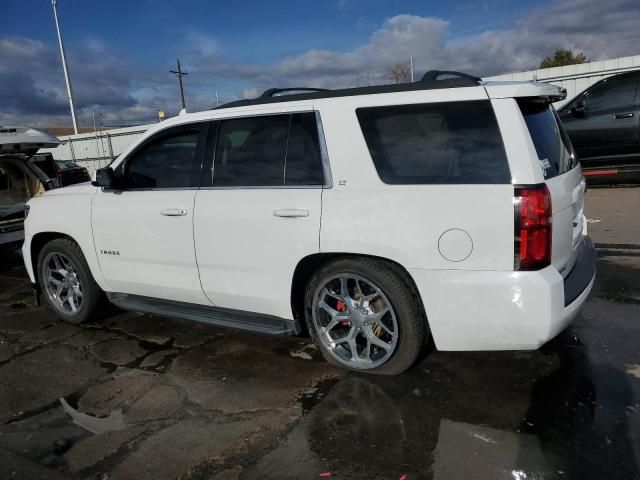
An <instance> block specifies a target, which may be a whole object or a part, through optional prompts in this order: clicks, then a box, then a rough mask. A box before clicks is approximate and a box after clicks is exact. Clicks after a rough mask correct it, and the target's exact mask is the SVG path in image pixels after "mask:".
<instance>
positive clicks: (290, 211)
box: [273, 208, 309, 218]
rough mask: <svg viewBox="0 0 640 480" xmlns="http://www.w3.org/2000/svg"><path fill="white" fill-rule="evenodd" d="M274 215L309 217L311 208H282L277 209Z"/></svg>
mask: <svg viewBox="0 0 640 480" xmlns="http://www.w3.org/2000/svg"><path fill="white" fill-rule="evenodd" d="M273 215H274V216H276V217H284V218H296V217H308V216H309V210H304V209H301V208H281V209H279V210H275V211H274V212H273Z"/></svg>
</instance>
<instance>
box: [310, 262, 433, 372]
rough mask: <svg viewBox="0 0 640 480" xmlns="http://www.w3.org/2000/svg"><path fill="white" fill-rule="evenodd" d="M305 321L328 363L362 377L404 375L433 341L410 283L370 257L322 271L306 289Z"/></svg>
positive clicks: (387, 264)
mask: <svg viewBox="0 0 640 480" xmlns="http://www.w3.org/2000/svg"><path fill="white" fill-rule="evenodd" d="M344 285H346V290H345V287H344ZM305 319H306V322H307V327H308V329H309V333H310V335H311V338H312V339H313V341H314V342H315V343H316V345H317V346H318V348H319V349H320V351H321V352H322V354H323V356H324V358H325V359H326V360H327V361H328V362H329V363H331V364H333V365H337V366H340V367H343V368H347V369H350V370H354V371H358V372H363V373H375V374H379V375H398V374H400V373H402V372H404V371H405V370H406V369H408V368H409V367H410V366H411V365H413V363H414V362H415V361H416V359H417V358H418V356H419V355H420V352H421V350H422V348H423V346H424V344H425V341H426V339H428V338H429V327H428V324H427V319H426V317H425V315H424V312H423V309H422V305H421V304H420V300H419V298H418V296H417V293H416V292H415V288H414V287H413V285H412V284H411V282H410V281H409V280H407V279H406V278H404V276H403V275H401V273H400V272H399V271H398V269H397V268H396V267H395V266H393V265H391V264H389V263H387V262H384V261H378V260H373V259H369V258H362V257H361V258H358V257H354V258H346V257H345V258H339V259H336V260H332V261H330V262H328V263H327V264H325V265H324V266H322V267H321V268H319V269H318V270H317V271H316V272H315V273H314V274H313V276H312V277H311V279H310V280H309V283H308V285H307V288H306V292H305ZM354 350H355V352H356V353H355V355H354V354H353V353H352V351H354Z"/></svg>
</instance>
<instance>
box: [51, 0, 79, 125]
mask: <svg viewBox="0 0 640 480" xmlns="http://www.w3.org/2000/svg"><path fill="white" fill-rule="evenodd" d="M56 4H57V0H51V6H52V7H53V18H55V20H56V31H57V32H58V46H59V47H60V57H61V58H62V70H63V71H64V81H65V82H66V84H67V96H68V97H69V108H71V120H72V121H73V131H74V132H75V134H76V135H77V134H78V122H76V110H75V108H74V107H73V93H72V91H71V80H70V79H69V72H68V71H67V59H66V58H65V54H64V45H63V44H62V35H61V34H60V24H59V23H58V10H57V8H56V6H57V5H56Z"/></svg>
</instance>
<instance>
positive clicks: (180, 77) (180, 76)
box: [169, 58, 188, 109]
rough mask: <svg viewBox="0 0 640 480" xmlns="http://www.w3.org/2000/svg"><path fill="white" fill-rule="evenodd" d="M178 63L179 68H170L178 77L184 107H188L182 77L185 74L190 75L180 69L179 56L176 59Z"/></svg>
mask: <svg viewBox="0 0 640 480" xmlns="http://www.w3.org/2000/svg"><path fill="white" fill-rule="evenodd" d="M176 62H177V64H178V70H169V71H170V72H171V73H174V74H175V75H176V76H177V77H178V83H179V84H180V99H181V100H182V108H183V109H186V108H187V106H186V105H185V103H184V87H183V86H182V77H184V76H185V75H188V73H187V72H183V71H182V70H181V69H180V59H179V58H178V59H177V60H176Z"/></svg>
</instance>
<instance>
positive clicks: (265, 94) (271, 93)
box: [258, 87, 329, 98]
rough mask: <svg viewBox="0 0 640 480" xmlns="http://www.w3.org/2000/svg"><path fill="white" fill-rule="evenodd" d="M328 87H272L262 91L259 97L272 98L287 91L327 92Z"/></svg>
mask: <svg viewBox="0 0 640 480" xmlns="http://www.w3.org/2000/svg"><path fill="white" fill-rule="evenodd" d="M327 91H329V89H328V88H311V87H290V88H270V89H268V90H265V91H264V92H262V95H260V96H259V97H258V98H271V97H275V96H276V95H277V94H279V93H286V92H327Z"/></svg>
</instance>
